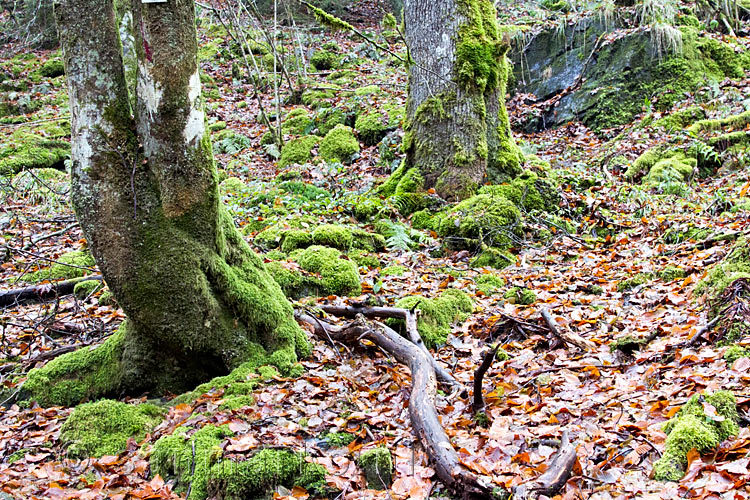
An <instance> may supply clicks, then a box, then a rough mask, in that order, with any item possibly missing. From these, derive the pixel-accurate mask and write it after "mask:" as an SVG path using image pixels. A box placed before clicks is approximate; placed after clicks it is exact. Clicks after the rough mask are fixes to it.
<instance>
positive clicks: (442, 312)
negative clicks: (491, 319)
mask: <svg viewBox="0 0 750 500" xmlns="http://www.w3.org/2000/svg"><path fill="white" fill-rule="evenodd" d="M395 306H396V307H400V308H403V309H409V310H418V311H420V313H419V316H418V318H417V329H418V330H419V334H420V336H421V337H422V340H423V341H424V343H425V345H426V346H427V347H431V348H432V347H437V346H439V345H442V344H444V343H445V341H446V339H447V338H448V334H449V333H450V331H451V325H452V324H453V323H454V322H455V321H457V320H461V319H462V318H463V317H464V316H466V315H468V314H469V313H471V312H472V311H473V310H474V304H473V302H472V301H471V298H469V296H468V295H467V294H466V293H464V292H462V291H461V290H457V289H448V290H445V291H444V292H443V293H442V294H441V295H440V296H438V297H437V298H435V299H428V298H425V297H422V296H420V295H412V296H409V297H404V298H402V299H400V300H399V301H397V302H396V304H395ZM388 323H389V324H390V325H392V326H394V327H397V328H398V329H399V330H402V331H403V328H404V325H403V322H402V321H397V320H389V321H388Z"/></svg>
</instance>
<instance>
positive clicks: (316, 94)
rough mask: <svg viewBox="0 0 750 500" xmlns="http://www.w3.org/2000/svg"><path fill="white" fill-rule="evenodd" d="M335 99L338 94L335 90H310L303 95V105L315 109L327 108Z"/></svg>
mask: <svg viewBox="0 0 750 500" xmlns="http://www.w3.org/2000/svg"><path fill="white" fill-rule="evenodd" d="M334 97H336V93H335V92H334V91H333V90H314V89H308V90H305V91H304V92H303V93H302V104H304V105H305V106H310V107H312V108H313V109H318V108H325V107H328V106H330V103H329V102H328V101H329V99H333V98H334Z"/></svg>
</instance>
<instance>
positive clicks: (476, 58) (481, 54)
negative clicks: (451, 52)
mask: <svg viewBox="0 0 750 500" xmlns="http://www.w3.org/2000/svg"><path fill="white" fill-rule="evenodd" d="M463 10H464V15H465V16H466V19H467V22H466V23H465V24H463V25H462V26H460V27H459V30H458V42H457V44H456V63H455V67H456V70H457V72H458V75H457V76H458V82H459V84H460V85H462V86H463V87H465V88H475V87H476V88H478V89H479V90H480V91H481V92H483V91H484V90H485V89H488V90H492V89H494V88H496V87H497V86H498V83H499V81H500V79H501V77H503V76H504V74H505V69H504V68H502V66H501V64H502V61H503V60H504V57H505V52H506V50H507V46H505V45H503V42H502V38H501V36H500V33H499V30H498V27H497V14H496V13H495V9H494V7H493V4H492V3H491V2H488V1H484V0H471V1H467V2H464V5H463Z"/></svg>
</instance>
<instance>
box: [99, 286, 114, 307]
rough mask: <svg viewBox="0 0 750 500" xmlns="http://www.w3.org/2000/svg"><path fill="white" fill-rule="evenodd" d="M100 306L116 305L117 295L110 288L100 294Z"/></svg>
mask: <svg viewBox="0 0 750 500" xmlns="http://www.w3.org/2000/svg"><path fill="white" fill-rule="evenodd" d="M99 305H100V306H112V305H116V301H115V296H114V295H112V292H110V291H109V290H104V291H103V292H102V294H101V295H100V296H99Z"/></svg>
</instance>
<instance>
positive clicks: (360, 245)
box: [351, 227, 385, 252]
mask: <svg viewBox="0 0 750 500" xmlns="http://www.w3.org/2000/svg"><path fill="white" fill-rule="evenodd" d="M351 232H352V248H356V249H360V250H366V251H368V252H383V251H385V237H384V236H383V235H382V234H374V233H370V232H368V231H365V230H364V229H359V228H356V227H355V228H352V229H351Z"/></svg>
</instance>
